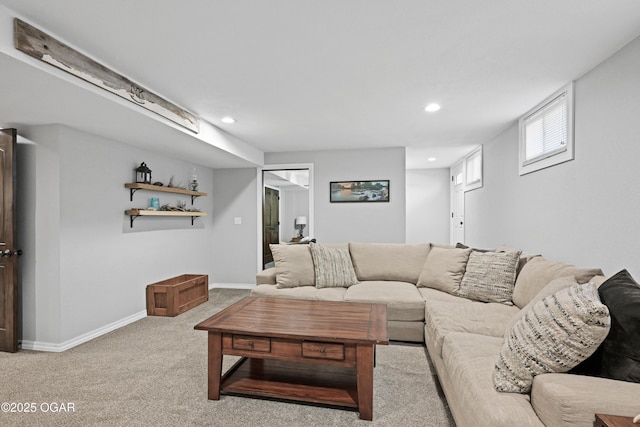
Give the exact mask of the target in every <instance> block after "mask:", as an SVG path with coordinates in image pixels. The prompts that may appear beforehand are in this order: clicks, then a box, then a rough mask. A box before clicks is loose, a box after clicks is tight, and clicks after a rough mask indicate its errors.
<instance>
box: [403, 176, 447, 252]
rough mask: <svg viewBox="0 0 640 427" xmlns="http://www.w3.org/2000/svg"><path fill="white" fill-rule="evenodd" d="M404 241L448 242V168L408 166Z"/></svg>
mask: <svg viewBox="0 0 640 427" xmlns="http://www.w3.org/2000/svg"><path fill="white" fill-rule="evenodd" d="M406 241H407V243H423V242H436V243H449V169H409V170H407V237H406Z"/></svg>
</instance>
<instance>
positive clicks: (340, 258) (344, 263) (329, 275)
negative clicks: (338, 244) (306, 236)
mask: <svg viewBox="0 0 640 427" xmlns="http://www.w3.org/2000/svg"><path fill="white" fill-rule="evenodd" d="M310 247H311V257H312V258H313V268H314V273H315V281H316V287H317V288H346V287H349V286H351V285H355V284H357V283H358V278H357V277H356V272H355V270H354V269H353V263H352V262H351V255H349V250H348V249H342V248H329V247H325V246H323V245H318V244H316V243H311V245H310Z"/></svg>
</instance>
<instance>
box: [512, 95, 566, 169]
mask: <svg viewBox="0 0 640 427" xmlns="http://www.w3.org/2000/svg"><path fill="white" fill-rule="evenodd" d="M519 132H520V175H524V174H527V173H529V172H533V171H536V170H539V169H543V168H547V167H549V166H553V165H557V164H558V163H563V162H566V161H568V160H573V83H571V84H569V85H567V86H565V87H564V88H562V89H561V90H560V91H558V92H556V93H554V94H553V95H552V96H550V97H549V98H547V99H545V100H544V101H543V102H541V103H540V104H538V105H536V106H535V107H534V108H533V109H532V110H530V111H529V112H528V113H527V114H525V115H524V116H522V117H521V118H520V120H519Z"/></svg>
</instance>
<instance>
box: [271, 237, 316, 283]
mask: <svg viewBox="0 0 640 427" xmlns="http://www.w3.org/2000/svg"><path fill="white" fill-rule="evenodd" d="M269 248H270V249H271V253H272V254H273V261H274V262H275V264H276V284H277V285H278V288H295V287H297V286H315V284H316V283H315V277H314V276H315V273H314V271H313V259H312V258H311V250H310V249H309V245H269Z"/></svg>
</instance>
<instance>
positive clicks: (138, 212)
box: [124, 208, 207, 228]
mask: <svg viewBox="0 0 640 427" xmlns="http://www.w3.org/2000/svg"><path fill="white" fill-rule="evenodd" d="M124 213H125V214H126V215H129V216H130V217H131V218H130V220H131V223H130V225H131V228H133V221H134V220H135V219H136V218H138V217H139V216H186V217H191V225H193V220H194V219H195V218H196V217H199V216H207V213H206V212H200V211H184V212H183V211H152V210H150V209H138V208H135V209H129V210H126V211H124Z"/></svg>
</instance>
